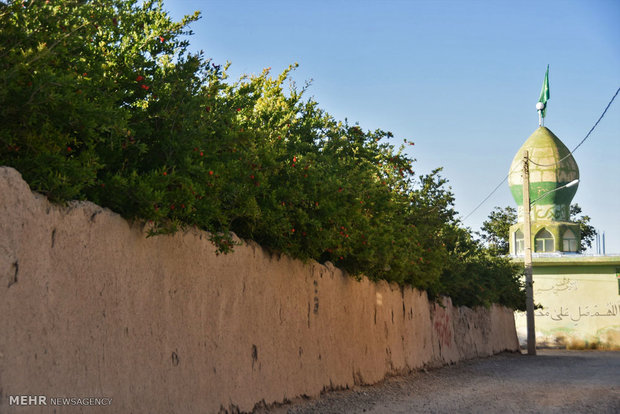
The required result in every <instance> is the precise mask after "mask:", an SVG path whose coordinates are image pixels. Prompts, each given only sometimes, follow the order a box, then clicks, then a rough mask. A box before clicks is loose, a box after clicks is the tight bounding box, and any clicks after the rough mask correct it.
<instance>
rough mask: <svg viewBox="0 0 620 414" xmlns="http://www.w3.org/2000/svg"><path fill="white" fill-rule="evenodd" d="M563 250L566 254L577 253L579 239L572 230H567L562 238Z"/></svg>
mask: <svg viewBox="0 0 620 414" xmlns="http://www.w3.org/2000/svg"><path fill="white" fill-rule="evenodd" d="M562 250H563V251H565V252H576V251H577V238H576V237H575V233H573V232H572V231H570V230H566V231H565V232H564V235H563V236H562Z"/></svg>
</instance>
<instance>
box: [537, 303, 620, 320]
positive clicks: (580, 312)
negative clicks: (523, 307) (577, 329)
mask: <svg viewBox="0 0 620 414" xmlns="http://www.w3.org/2000/svg"><path fill="white" fill-rule="evenodd" d="M603 308H604V309H603ZM619 313H620V305H618V304H615V303H608V304H607V305H606V306H599V305H585V306H578V309H574V308H573V307H568V306H567V307H563V306H561V307H560V309H559V310H558V309H557V308H552V309H549V308H543V309H538V310H537V311H536V312H535V313H534V316H536V317H537V318H550V319H551V320H554V321H564V320H571V321H573V322H578V321H580V320H582V318H599V317H614V316H618V314H619Z"/></svg>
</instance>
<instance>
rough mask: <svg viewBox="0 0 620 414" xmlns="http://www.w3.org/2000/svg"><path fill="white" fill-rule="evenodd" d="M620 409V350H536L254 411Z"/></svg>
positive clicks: (295, 413)
mask: <svg viewBox="0 0 620 414" xmlns="http://www.w3.org/2000/svg"><path fill="white" fill-rule="evenodd" d="M457 412H458V413H503V414H506V413H620V351H615V352H614V351H566V350H539V351H538V355H536V356H528V355H525V354H523V355H522V354H519V353H512V354H511V353H504V354H500V355H496V356H493V357H490V358H485V359H478V360H472V361H466V362H462V363H459V364H456V365H452V366H448V367H444V368H439V369H434V370H428V371H419V372H413V373H411V374H409V375H407V376H403V377H392V378H389V379H387V380H385V381H383V382H382V383H379V384H376V385H373V386H364V387H355V388H354V389H351V390H344V391H334V392H328V393H325V394H323V395H322V396H321V397H320V398H318V399H310V400H296V401H293V402H292V403H291V404H286V405H283V406H278V407H271V408H262V409H260V410H256V413H270V414H284V413H287V414H305V413H338V414H341V413H373V414H379V413H381V414H383V413H403V414H404V413H457Z"/></svg>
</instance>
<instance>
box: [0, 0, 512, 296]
mask: <svg viewBox="0 0 620 414" xmlns="http://www.w3.org/2000/svg"><path fill="white" fill-rule="evenodd" d="M0 4H2V3H0ZM197 18H198V14H195V15H194V16H188V17H185V18H184V19H183V20H182V21H181V22H173V21H172V20H171V19H170V17H169V16H168V15H167V13H166V12H165V11H164V10H163V8H162V3H161V2H153V1H149V2H146V3H144V4H140V5H138V4H137V3H136V1H121V0H102V1H96V2H95V1H29V2H28V1H26V2H21V1H20V2H9V3H8V4H6V5H1V6H0V25H1V26H0V28H1V30H0V57H1V59H0V79H1V82H2V88H1V89H0V125H1V127H0V163H1V164H3V165H9V166H13V167H15V168H17V169H18V170H19V171H20V172H21V173H22V174H23V176H24V178H25V179H26V180H27V181H28V182H29V183H30V185H31V187H32V188H33V189H34V190H36V191H39V192H42V193H44V194H46V195H47V196H48V197H49V198H50V199H52V200H56V201H60V202H62V201H65V200H70V199H74V198H78V199H88V200H92V201H94V202H96V203H98V204H100V205H102V206H105V207H109V208H111V209H113V210H115V211H117V212H119V213H121V214H122V215H123V216H124V217H127V218H129V219H139V220H147V221H151V222H152V230H151V234H152V235H154V234H161V233H169V232H174V231H176V230H177V229H179V228H183V227H187V226H196V227H198V228H201V229H204V230H207V231H209V232H210V233H211V234H213V242H214V243H215V244H216V245H217V247H218V249H219V251H221V252H228V251H230V250H231V249H232V248H233V247H234V246H233V243H232V238H231V236H230V232H235V233H237V234H238V235H239V236H240V237H242V238H247V239H253V240H256V241H257V242H259V243H260V244H262V245H263V246H265V247H267V248H269V249H272V250H273V251H278V252H284V253H287V254H290V255H291V256H293V257H296V258H300V259H303V260H308V259H315V260H319V261H321V262H325V261H328V260H329V261H333V262H334V263H336V265H338V266H339V267H341V268H343V269H345V270H347V271H348V272H350V273H351V274H352V275H359V274H365V275H367V276H368V277H370V278H371V279H375V280H378V279H385V280H388V281H393V282H397V283H401V284H411V285H413V286H415V287H418V288H421V289H425V290H427V291H428V292H429V294H431V296H438V295H441V294H449V295H451V296H452V297H453V299H454V300H455V302H456V303H461V304H467V305H469V306H475V305H488V304H490V303H492V302H499V303H503V304H506V305H508V306H513V307H520V303H521V300H522V298H521V296H520V293H519V292H520V291H519V285H518V281H517V279H516V277H515V269H514V268H512V267H511V266H509V264H508V263H507V262H506V261H504V260H503V259H498V258H495V257H491V256H489V255H488V254H487V253H486V252H485V251H484V249H482V248H481V247H480V246H479V245H477V244H476V243H474V242H472V241H471V240H470V239H471V237H470V235H469V232H468V231H466V230H463V229H461V228H459V227H458V225H457V224H458V223H457V222H456V220H455V214H456V213H455V211H454V209H453V196H452V194H451V193H450V191H449V190H447V189H446V188H445V184H446V181H445V180H444V179H442V178H441V177H440V176H439V170H436V171H433V172H432V173H431V174H428V175H420V176H416V175H415V174H414V172H413V170H412V164H413V162H414V160H412V159H411V158H409V157H407V156H406V155H405V154H403V148H402V147H401V148H400V149H396V148H394V146H393V145H391V144H389V143H388V140H389V139H390V138H392V135H391V134H390V133H389V132H384V131H381V130H377V131H364V130H362V129H361V128H360V127H359V126H358V125H349V124H348V123H347V122H338V121H336V120H334V119H333V118H332V117H331V116H329V115H328V114H326V113H325V112H324V111H322V110H321V109H320V108H319V107H318V104H317V103H316V102H314V101H313V100H311V99H305V98H304V97H303V95H304V91H305V88H303V89H301V90H298V89H296V88H295V87H294V86H293V85H292V83H291V85H290V87H289V88H288V90H285V89H286V88H285V86H286V84H287V82H289V79H290V77H289V76H290V72H291V70H293V69H294V67H290V68H289V69H287V70H286V71H284V73H282V74H280V75H279V76H277V77H272V76H270V73H269V71H268V70H265V71H264V72H263V73H262V74H260V75H257V76H249V77H244V78H242V79H240V80H239V81H237V82H233V83H228V82H227V81H226V77H227V75H226V68H222V67H220V66H219V65H216V64H214V63H212V62H211V61H209V60H207V59H205V58H204V57H203V56H202V54H191V53H188V52H187V46H188V43H187V41H186V40H182V39H183V36H184V35H187V34H190V33H191V32H189V31H188V30H187V25H188V24H189V23H190V22H192V21H194V20H196V19H197ZM464 240H465V242H464Z"/></svg>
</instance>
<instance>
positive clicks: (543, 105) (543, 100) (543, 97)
mask: <svg viewBox="0 0 620 414" xmlns="http://www.w3.org/2000/svg"><path fill="white" fill-rule="evenodd" d="M550 97H551V95H550V94H549V65H547V72H545V80H544V81H543V86H542V89H541V91H540V98H538V103H537V104H536V109H537V110H538V126H543V125H544V124H545V123H544V120H545V115H546V114H547V100H548V99H549V98H550Z"/></svg>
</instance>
